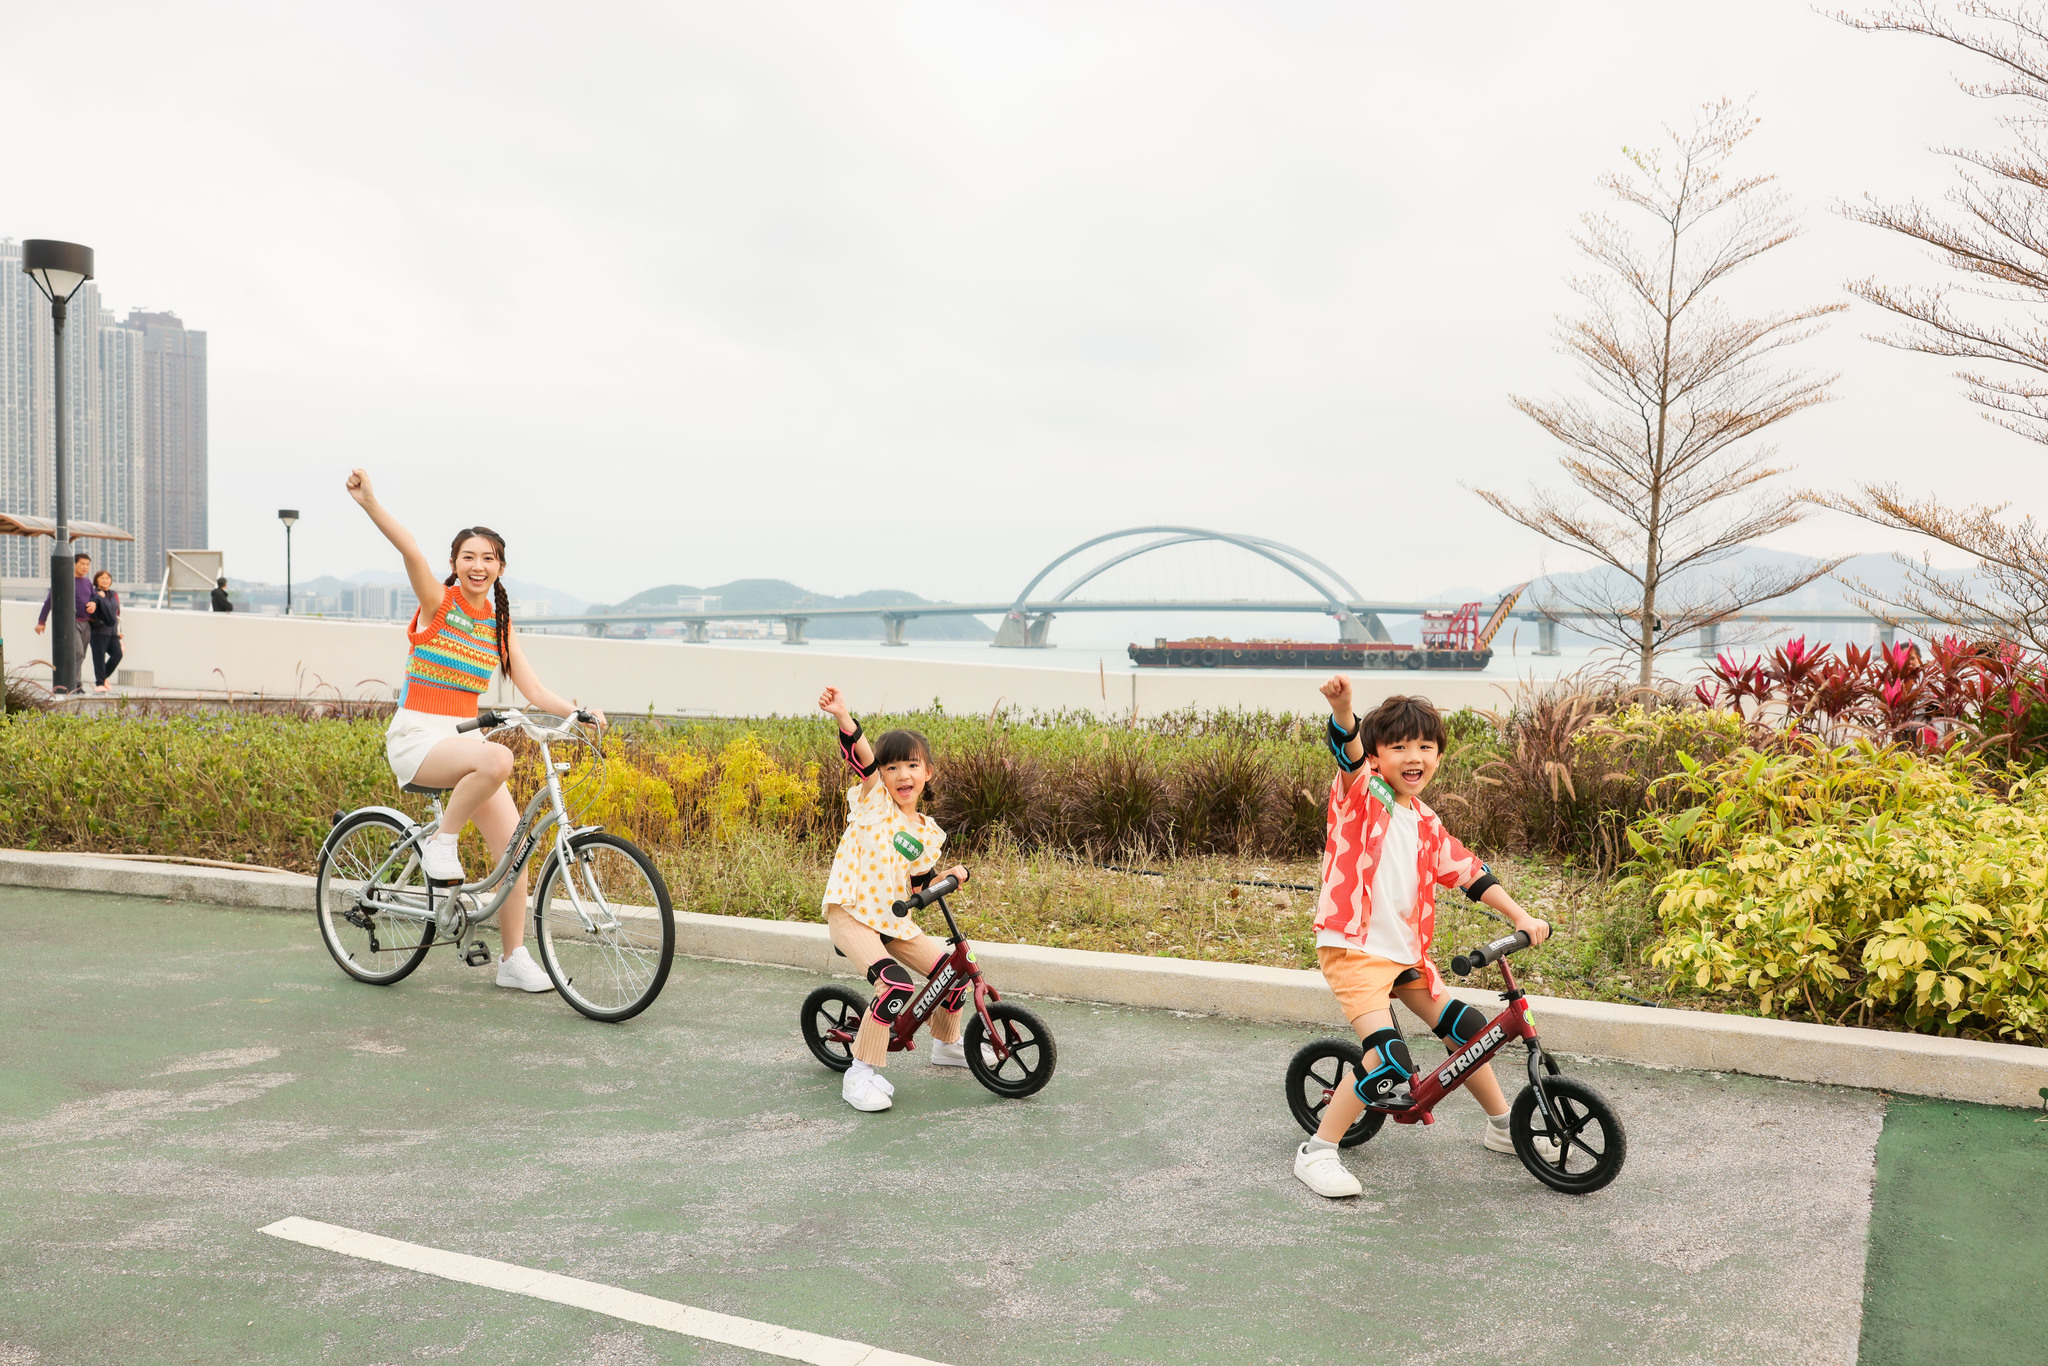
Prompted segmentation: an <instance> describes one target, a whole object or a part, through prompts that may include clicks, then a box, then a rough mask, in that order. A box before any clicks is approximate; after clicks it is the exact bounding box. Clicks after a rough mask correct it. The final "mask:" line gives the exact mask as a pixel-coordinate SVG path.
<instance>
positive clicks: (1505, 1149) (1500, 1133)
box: [1481, 1120, 1558, 1167]
mask: <svg viewBox="0 0 2048 1366" xmlns="http://www.w3.org/2000/svg"><path fill="white" fill-rule="evenodd" d="M1481 1141H1482V1142H1483V1143H1485V1145H1486V1150H1487V1151H1488V1152H1490V1153H1511V1152H1513V1151H1514V1150H1515V1139H1514V1136H1513V1135H1512V1134H1510V1133H1509V1132H1508V1130H1507V1126H1506V1125H1505V1124H1495V1123H1494V1122H1493V1121H1492V1120H1488V1121H1487V1122H1486V1134H1485V1137H1484V1138H1483V1139H1482V1140H1481ZM1534 1145H1535V1148H1536V1156H1538V1157H1540V1158H1542V1159H1543V1160H1544V1161H1545V1162H1548V1163H1549V1164H1550V1165H1551V1166H1553V1167H1554V1166H1556V1165H1557V1152H1558V1148H1557V1140H1556V1139H1554V1138H1542V1137H1539V1138H1537V1139H1535V1140H1534Z"/></svg>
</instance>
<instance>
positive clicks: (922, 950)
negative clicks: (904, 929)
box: [883, 934, 960, 1043]
mask: <svg viewBox="0 0 2048 1366" xmlns="http://www.w3.org/2000/svg"><path fill="white" fill-rule="evenodd" d="M883 947H885V948H887V949H888V950H889V952H890V953H892V954H894V955H895V956H896V961H897V962H899V963H901V964H902V965H903V966H904V967H906V968H909V969H910V970H911V971H912V972H914V973H916V974H917V975H918V976H920V977H930V976H931V975H932V969H933V968H936V967H937V966H938V965H939V960H940V959H941V958H944V957H945V956H946V950H945V948H944V947H943V946H942V945H941V944H940V942H939V941H937V940H935V939H933V938H932V937H931V936H930V935H928V934H921V935H919V936H918V937H917V938H915V939H899V940H897V941H896V942H895V943H893V944H887V945H884V946H883ZM931 1025H932V1037H933V1038H934V1039H936V1040H938V1041H939V1042H940V1043H958V1042H959V1040H960V1012H959V1011H957V1010H935V1011H933V1012H932V1018H931Z"/></svg>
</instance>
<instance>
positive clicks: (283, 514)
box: [277, 508, 299, 616]
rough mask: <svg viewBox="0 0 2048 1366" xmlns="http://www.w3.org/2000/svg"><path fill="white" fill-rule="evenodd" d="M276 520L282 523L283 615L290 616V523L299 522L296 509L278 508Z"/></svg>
mask: <svg viewBox="0 0 2048 1366" xmlns="http://www.w3.org/2000/svg"><path fill="white" fill-rule="evenodd" d="M277 520H278V521H280V522H283V523H284V614H285V615H286V616H290V615H291V614H292V523H293V522H296V521H298V520H299V510H298V509H297V508H279V509H278V510H277Z"/></svg>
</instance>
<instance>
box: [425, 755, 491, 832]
mask: <svg viewBox="0 0 2048 1366" xmlns="http://www.w3.org/2000/svg"><path fill="white" fill-rule="evenodd" d="M511 776H512V751H511V750H509V749H507V748H505V747H504V746H503V745H494V744H490V743H489V742H487V741H482V740H471V739H466V738H464V737H462V736H454V737H451V738H449V739H446V740H443V741H441V742H440V743H439V744H437V745H435V746H434V747H433V748H432V749H430V750H428V751H427V757H426V758H424V759H422V760H420V767H419V771H418V772H417V773H415V774H413V775H412V780H413V781H414V782H415V783H418V784H420V785H421V786H422V787H442V788H448V789H450V791H449V793H448V804H447V806H446V807H445V808H443V810H442V813H441V830H442V833H444V834H451V835H453V834H460V833H461V831H462V827H463V826H465V825H468V824H469V823H470V821H471V820H472V819H473V818H474V817H475V816H476V813H477V811H478V810H480V809H481V808H482V807H483V804H484V803H485V802H487V801H489V800H490V799H491V794H492V793H493V792H499V791H503V790H504V787H505V780H506V779H507V778H510V777H511ZM479 828H481V827H479Z"/></svg>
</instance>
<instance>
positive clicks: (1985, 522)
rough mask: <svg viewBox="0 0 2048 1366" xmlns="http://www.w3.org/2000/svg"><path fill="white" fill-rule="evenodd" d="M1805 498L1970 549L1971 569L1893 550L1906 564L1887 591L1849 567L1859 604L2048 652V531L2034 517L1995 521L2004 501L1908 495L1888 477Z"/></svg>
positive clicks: (1846, 577) (1891, 615)
mask: <svg viewBox="0 0 2048 1366" xmlns="http://www.w3.org/2000/svg"><path fill="white" fill-rule="evenodd" d="M1807 497H1808V499H1810V500H1811V501H1813V502H1815V503H1818V504H1819V505H1821V506H1822V507H1829V508H1834V509H1835V510H1836V511H1838V512H1846V513H1849V514H1851V515H1852V516H1856V517H1861V518H1863V519H1864V520H1865V521H1870V522H1875V523H1877V524H1878V525H1879V526H1884V527H1890V528H1892V529H1893V530H1895V531H1911V532H1915V533H1917V534H1919V535H1921V536H1926V537H1929V538H1930V539H1932V540H1936V541H1939V542H1941V543H1942V544H1943V545H1946V546H1952V547H1954V548H1955V549H1957V550H1960V551H1963V552H1964V553H1966V554H1968V555H1971V556H1974V557H1975V558H1976V560H1977V568H1976V570H1975V572H1973V573H1969V574H1958V573H1954V572H1950V571H1946V570H1941V569H1936V568H1935V567H1934V565H1933V562H1932V561H1930V560H1929V559H1928V557H1927V556H1925V555H1922V556H1921V557H1920V558H1919V559H1917V560H1916V559H1911V558H1909V557H1907V556H1905V555H1894V556H1893V557H1892V558H1893V559H1895V560H1897V561H1898V562H1899V563H1900V564H1901V565H1903V566H1905V570H1906V582H1905V585H1904V586H1903V587H1900V588H1896V589H1892V590H1891V591H1889V592H1886V591H1881V590H1879V589H1877V588H1874V587H1872V586H1871V585H1870V584H1869V583H1867V582H1865V581H1863V580H1861V579H1858V578H1855V577H1854V576H1851V575H1846V574H1845V575H1842V576H1841V577H1842V579H1843V581H1844V582H1845V583H1847V584H1849V585H1850V586H1851V587H1853V588H1856V589H1858V590H1859V591H1861V593H1862V594H1863V602H1864V606H1865V607H1867V608H1869V609H1870V611H1871V612H1872V613H1874V614H1876V615H1878V616H1881V617H1885V618H1888V619H1889V620H1891V621H1893V622H1895V623H1896V622H1897V621H1899V620H1900V619H1901V618H1903V617H1916V616H1917V617H1932V618H1933V619H1934V620H1936V621H1939V622H1942V623H1945V624H1946V625H1949V626H1954V627H1956V628H1957V629H1959V630H1963V631H1967V632H1969V633H1970V634H1971V635H1973V636H1982V635H1987V634H1989V635H1994V636H1997V637H2000V638H2002V639H2005V640H2010V641H2013V642H2015V643H2017V644H2024V645H2029V646H2032V647H2033V648H2034V649H2036V650H2040V651H2042V652H2043V653H2048V533H2044V531H2043V530H2042V528H2041V527H2040V526H2039V525H2037V524H2036V523H2035V521H2034V519H2033V518H2031V517H2028V518H2026V519H2025V520H2023V521H2020V522H2005V521H2001V520H1999V519H2000V516H2001V515H2002V514H2003V513H2004V512H2005V508H2004V507H2003V506H1998V507H1967V508H1963V509H1961V510H1960V511H1958V510H1956V509H1953V508H1947V507H1943V506H1942V505H1941V504H1940V503H1938V502H1936V501H1935V500H1934V499H1932V498H1927V499H1923V500H1922V501H1920V502H1917V503H1915V502H1911V501H1909V500H1908V499H1907V498H1905V497H1904V496H1903V495H1901V494H1900V492H1899V491H1898V489H1897V488H1895V487H1893V486H1891V485H1889V484H1866V485H1864V486H1863V489H1862V492H1861V494H1860V496H1856V497H1843V496H1841V495H1838V494H1827V493H1809V494H1808V495H1807Z"/></svg>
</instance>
